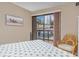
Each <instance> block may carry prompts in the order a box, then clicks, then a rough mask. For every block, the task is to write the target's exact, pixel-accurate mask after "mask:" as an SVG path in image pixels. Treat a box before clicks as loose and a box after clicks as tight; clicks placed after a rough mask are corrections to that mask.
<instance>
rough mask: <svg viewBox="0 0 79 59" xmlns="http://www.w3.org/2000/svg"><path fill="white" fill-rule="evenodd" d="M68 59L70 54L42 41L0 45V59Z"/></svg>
mask: <svg viewBox="0 0 79 59" xmlns="http://www.w3.org/2000/svg"><path fill="white" fill-rule="evenodd" d="M36 56H37V57H38V56H41V57H42V56H45V57H48V56H49V57H70V56H73V55H72V54H71V53H69V52H66V51H62V50H61V49H58V48H57V47H54V46H53V45H51V44H48V43H46V42H44V41H42V40H33V41H25V42H19V43H12V44H5V45H0V57H36Z"/></svg>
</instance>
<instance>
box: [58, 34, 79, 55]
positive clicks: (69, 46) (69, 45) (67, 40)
mask: <svg viewBox="0 0 79 59" xmlns="http://www.w3.org/2000/svg"><path fill="white" fill-rule="evenodd" d="M57 46H58V48H61V49H63V50H65V51H68V52H71V53H72V54H74V55H76V54H77V47H78V41H77V38H76V36H75V35H72V34H67V35H65V36H64V38H63V40H61V41H60V42H58V43H57Z"/></svg>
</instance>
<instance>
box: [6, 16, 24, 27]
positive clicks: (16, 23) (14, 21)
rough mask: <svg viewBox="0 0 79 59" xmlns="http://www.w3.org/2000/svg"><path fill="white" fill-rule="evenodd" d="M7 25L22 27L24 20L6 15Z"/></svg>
mask: <svg viewBox="0 0 79 59" xmlns="http://www.w3.org/2000/svg"><path fill="white" fill-rule="evenodd" d="M6 24H7V25H13V26H21V25H23V18H22V17H18V16H13V15H6Z"/></svg>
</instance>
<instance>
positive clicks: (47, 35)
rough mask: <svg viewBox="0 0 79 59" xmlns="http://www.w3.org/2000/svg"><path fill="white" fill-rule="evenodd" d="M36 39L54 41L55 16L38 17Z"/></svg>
mask: <svg viewBox="0 0 79 59" xmlns="http://www.w3.org/2000/svg"><path fill="white" fill-rule="evenodd" d="M36 25H37V27H36V28H37V29H36V35H37V36H36V37H37V39H44V40H53V38H54V31H53V30H54V16H53V14H50V15H43V16H36Z"/></svg>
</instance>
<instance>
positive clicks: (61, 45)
mask: <svg viewBox="0 0 79 59" xmlns="http://www.w3.org/2000/svg"><path fill="white" fill-rule="evenodd" d="M58 47H59V48H61V49H64V50H67V51H70V52H71V51H72V45H68V44H60V45H58Z"/></svg>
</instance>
